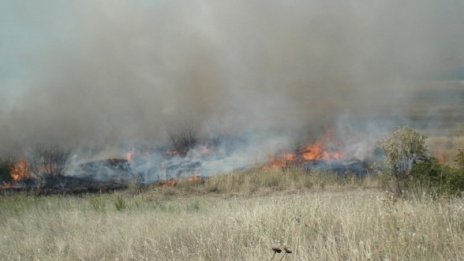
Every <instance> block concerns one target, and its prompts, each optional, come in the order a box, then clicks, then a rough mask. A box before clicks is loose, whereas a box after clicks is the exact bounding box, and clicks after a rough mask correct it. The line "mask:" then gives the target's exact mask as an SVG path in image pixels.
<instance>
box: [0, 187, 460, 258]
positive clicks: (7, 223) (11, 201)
mask: <svg viewBox="0 0 464 261" xmlns="http://www.w3.org/2000/svg"><path fill="white" fill-rule="evenodd" d="M118 202H122V203H118ZM118 204H119V205H121V204H124V206H125V207H124V208H118V207H117V205H118ZM0 223H1V226H2V237H1V238H0V259H2V260H11V259H26V260H30V259H39V260H101V259H105V260H108V259H109V260H116V259H118V260H167V259H169V260H205V259H207V260H269V259H270V258H271V257H273V255H274V250H273V249H272V248H273V247H275V246H278V247H279V249H281V250H282V253H277V254H276V257H275V258H274V259H276V260H280V258H281V256H283V254H284V253H283V249H284V247H285V248H286V249H289V250H290V251H291V252H292V253H291V254H287V256H286V259H293V258H295V259H297V260H338V259H348V260H359V259H373V260H380V259H382V260H384V259H389V260H399V259H408V260H456V259H459V258H460V257H462V256H463V255H464V250H463V249H462V245H463V244H464V233H463V232H464V201H463V200H462V199H447V200H432V199H430V198H427V197H421V198H416V199H408V200H404V199H395V200H391V199H390V198H389V197H388V196H387V195H385V194H384V193H382V192H379V191H378V190H363V189H351V188H350V189H340V190H338V191H327V190H324V191H319V192H301V193H293V194H280V193H277V194H271V195H269V196H266V197H263V196H247V197H242V196H232V197H230V196H222V195H218V194H215V193H213V194H207V195H192V196H189V197H185V196H179V195H178V196H166V195H164V194H163V193H158V191H153V190H151V191H149V192H145V193H141V194H137V195H132V194H128V193H117V194H104V195H88V196H84V197H63V196H48V197H29V196H21V195H14V196H9V197H2V198H0Z"/></svg>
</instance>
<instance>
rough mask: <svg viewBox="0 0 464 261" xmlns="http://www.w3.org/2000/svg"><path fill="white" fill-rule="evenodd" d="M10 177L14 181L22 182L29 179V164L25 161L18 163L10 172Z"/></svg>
mask: <svg viewBox="0 0 464 261" xmlns="http://www.w3.org/2000/svg"><path fill="white" fill-rule="evenodd" d="M10 177H11V179H13V180H14V181H21V180H23V179H26V178H28V177H29V171H28V167H27V162H26V160H24V159H21V160H19V161H17V162H16V163H15V164H14V165H13V167H11V170H10Z"/></svg>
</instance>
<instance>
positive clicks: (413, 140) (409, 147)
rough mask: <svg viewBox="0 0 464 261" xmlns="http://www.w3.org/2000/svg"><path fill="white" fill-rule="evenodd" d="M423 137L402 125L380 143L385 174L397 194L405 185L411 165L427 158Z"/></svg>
mask: <svg viewBox="0 0 464 261" xmlns="http://www.w3.org/2000/svg"><path fill="white" fill-rule="evenodd" d="M425 139H426V138H425V136H424V135H422V134H420V133H418V132H417V131H415V130H413V129H411V128H407V127H402V128H399V129H397V130H395V131H394V132H393V133H392V135H391V136H390V137H389V138H388V139H386V140H385V141H383V142H382V143H381V148H382V150H383V153H384V155H385V166H386V168H387V174H388V175H389V176H390V177H391V178H392V179H391V180H393V182H394V183H395V187H396V188H395V190H396V193H397V194H401V193H402V191H403V189H405V187H406V186H407V182H408V178H410V171H411V169H412V167H413V166H414V165H415V164H416V163H418V162H419V161H421V160H426V159H427V156H426V154H427V148H426V146H425Z"/></svg>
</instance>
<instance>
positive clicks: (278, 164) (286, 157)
mask: <svg viewBox="0 0 464 261" xmlns="http://www.w3.org/2000/svg"><path fill="white" fill-rule="evenodd" d="M294 160H295V154H293V153H283V154H281V155H279V156H278V157H277V158H276V157H274V156H270V157H269V160H268V162H269V163H268V164H267V165H265V166H264V168H265V169H281V168H284V167H286V166H287V164H288V163H290V162H293V161H294Z"/></svg>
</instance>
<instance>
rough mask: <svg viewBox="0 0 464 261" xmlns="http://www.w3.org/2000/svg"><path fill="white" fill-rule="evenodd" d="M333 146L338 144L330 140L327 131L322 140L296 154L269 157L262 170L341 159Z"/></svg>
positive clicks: (341, 155)
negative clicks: (307, 162)
mask: <svg viewBox="0 0 464 261" xmlns="http://www.w3.org/2000/svg"><path fill="white" fill-rule="evenodd" d="M334 145H340V142H336V141H335V140H334V139H333V138H332V135H331V133H330V131H327V132H326V133H325V135H324V136H323V137H322V138H320V139H318V140H316V141H315V142H314V143H313V144H310V145H307V146H304V147H303V148H301V149H300V150H298V152H296V153H289V152H286V153H282V154H280V155H279V156H277V157H276V156H271V157H269V160H268V164H266V165H265V166H264V168H274V169H275V168H284V167H287V166H289V165H291V164H292V163H296V162H304V161H313V160H326V161H331V160H340V159H342V158H343V154H342V153H341V152H340V151H337V150H336V149H334V148H333V147H334Z"/></svg>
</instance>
